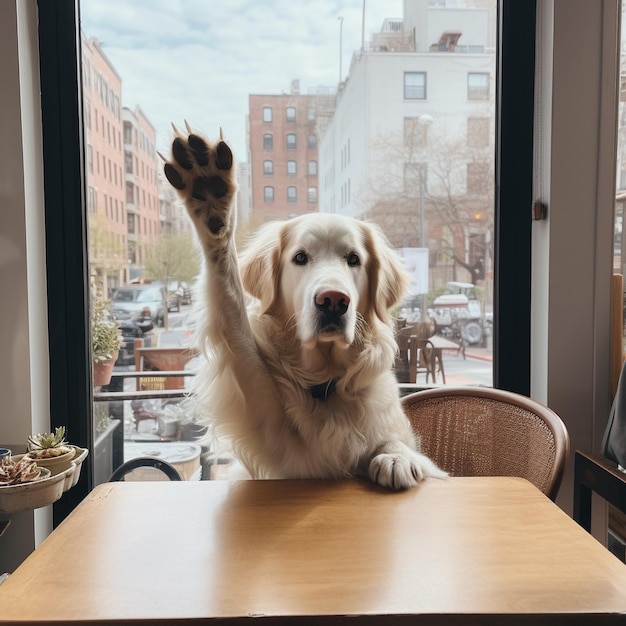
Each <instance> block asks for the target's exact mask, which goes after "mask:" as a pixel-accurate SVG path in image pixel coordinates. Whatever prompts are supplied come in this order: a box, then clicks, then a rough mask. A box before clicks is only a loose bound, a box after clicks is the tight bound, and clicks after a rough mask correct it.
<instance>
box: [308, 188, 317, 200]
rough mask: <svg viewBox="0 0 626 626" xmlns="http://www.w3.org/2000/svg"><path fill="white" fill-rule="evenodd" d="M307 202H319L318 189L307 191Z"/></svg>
mask: <svg viewBox="0 0 626 626" xmlns="http://www.w3.org/2000/svg"><path fill="white" fill-rule="evenodd" d="M307 202H310V203H313V202H317V187H309V188H308V189H307Z"/></svg>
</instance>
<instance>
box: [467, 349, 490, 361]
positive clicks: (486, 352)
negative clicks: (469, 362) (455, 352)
mask: <svg viewBox="0 0 626 626" xmlns="http://www.w3.org/2000/svg"><path fill="white" fill-rule="evenodd" d="M465 356H466V357H467V358H471V359H480V360H481V361H493V349H492V348H481V347H480V346H468V347H467V348H465Z"/></svg>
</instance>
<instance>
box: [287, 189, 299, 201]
mask: <svg viewBox="0 0 626 626" xmlns="http://www.w3.org/2000/svg"><path fill="white" fill-rule="evenodd" d="M297 201H298V189H297V188H296V187H287V202H297Z"/></svg>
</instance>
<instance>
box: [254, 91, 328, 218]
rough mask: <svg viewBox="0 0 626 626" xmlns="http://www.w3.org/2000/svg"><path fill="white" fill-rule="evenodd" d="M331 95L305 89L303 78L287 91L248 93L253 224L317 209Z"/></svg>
mask: <svg viewBox="0 0 626 626" xmlns="http://www.w3.org/2000/svg"><path fill="white" fill-rule="evenodd" d="M329 101H330V102H331V106H334V96H332V97H330V98H328V97H327V98H325V99H321V98H320V96H319V94H318V93H314V94H307V95H302V94H300V89H299V83H298V81H293V82H292V86H291V92H290V93H288V94H281V95H250V96H249V155H250V181H251V204H252V211H251V220H252V222H253V224H254V225H258V224H261V223H263V222H266V221H270V220H274V219H286V218H289V217H294V216H296V215H302V214H304V213H311V212H316V211H318V191H319V189H318V188H319V183H318V170H319V165H318V151H317V146H318V142H319V121H320V116H321V115H326V109H327V108H328V102H329ZM321 103H323V104H324V108H323V110H322V108H321Z"/></svg>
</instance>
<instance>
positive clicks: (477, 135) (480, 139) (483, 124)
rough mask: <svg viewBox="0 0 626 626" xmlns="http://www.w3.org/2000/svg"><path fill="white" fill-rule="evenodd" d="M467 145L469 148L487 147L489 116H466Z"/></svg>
mask: <svg viewBox="0 0 626 626" xmlns="http://www.w3.org/2000/svg"><path fill="white" fill-rule="evenodd" d="M467 145H468V146H469V147H470V148H487V147H488V146H489V118H487V117H470V118H468V120H467Z"/></svg>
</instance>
